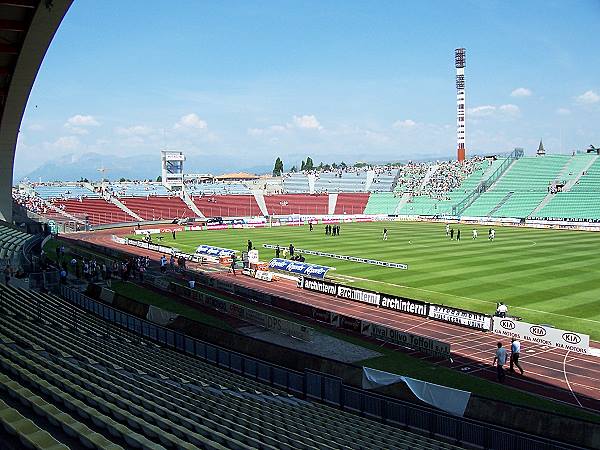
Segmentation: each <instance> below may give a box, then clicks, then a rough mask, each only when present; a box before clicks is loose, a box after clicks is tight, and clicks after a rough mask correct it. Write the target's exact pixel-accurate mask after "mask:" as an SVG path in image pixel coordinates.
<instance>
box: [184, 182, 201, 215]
mask: <svg viewBox="0 0 600 450" xmlns="http://www.w3.org/2000/svg"><path fill="white" fill-rule="evenodd" d="M181 200H183V201H184V202H185V204H186V205H187V206H188V208H190V209H191V210H192V211H194V214H196V217H204V214H202V211H200V209H199V208H198V207H197V206H196V204H195V203H194V201H193V200H192V198H191V197H190V194H188V192H187V191H186V189H185V186H184V187H182V189H181Z"/></svg>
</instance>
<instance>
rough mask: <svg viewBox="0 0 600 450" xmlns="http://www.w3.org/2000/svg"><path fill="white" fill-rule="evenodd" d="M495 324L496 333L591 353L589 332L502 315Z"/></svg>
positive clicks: (577, 351) (576, 351)
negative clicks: (537, 323) (566, 329)
mask: <svg viewBox="0 0 600 450" xmlns="http://www.w3.org/2000/svg"><path fill="white" fill-rule="evenodd" d="M493 324H494V330H493V331H494V333H495V334H499V335H500V336H506V337H508V338H513V337H514V338H517V339H519V340H521V341H526V342H532V343H534V344H539V345H545V346H547V347H556V348H562V349H564V350H570V351H572V352H575V353H582V354H584V355H589V354H590V337H589V336H588V335H587V334H581V333H575V332H572V331H565V330H561V329H558V328H552V327H547V326H544V325H534V324H531V323H527V322H521V321H517V320H513V319H510V318H502V317H494V320H493Z"/></svg>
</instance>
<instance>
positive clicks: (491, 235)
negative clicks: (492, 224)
mask: <svg viewBox="0 0 600 450" xmlns="http://www.w3.org/2000/svg"><path fill="white" fill-rule="evenodd" d="M495 237H496V230H494V229H492V231H491V233H490V240H491V241H493V240H494V238H495Z"/></svg>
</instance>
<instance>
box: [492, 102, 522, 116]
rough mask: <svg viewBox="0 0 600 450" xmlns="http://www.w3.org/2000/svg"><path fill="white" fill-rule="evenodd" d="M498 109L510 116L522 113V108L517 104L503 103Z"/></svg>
mask: <svg viewBox="0 0 600 450" xmlns="http://www.w3.org/2000/svg"><path fill="white" fill-rule="evenodd" d="M498 110H499V111H500V112H502V113H504V114H506V115H508V116H518V115H519V114H521V109H520V108H519V107H518V106H517V105H513V104H510V103H509V104H508V105H501V106H500V107H499V108H498Z"/></svg>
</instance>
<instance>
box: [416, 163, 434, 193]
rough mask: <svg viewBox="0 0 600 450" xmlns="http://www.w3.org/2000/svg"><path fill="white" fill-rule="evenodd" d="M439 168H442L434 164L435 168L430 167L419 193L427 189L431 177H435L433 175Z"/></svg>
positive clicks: (418, 190) (418, 189)
mask: <svg viewBox="0 0 600 450" xmlns="http://www.w3.org/2000/svg"><path fill="white" fill-rule="evenodd" d="M439 167H440V166H439V165H438V164H434V165H433V166H431V167H429V169H427V173H426V174H425V176H424V177H423V179H422V180H421V184H420V185H419V187H418V188H417V192H420V191H422V190H423V189H425V186H427V183H429V180H430V179H431V177H432V176H433V174H434V173H435V172H436V171H437V170H438V168H439Z"/></svg>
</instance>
